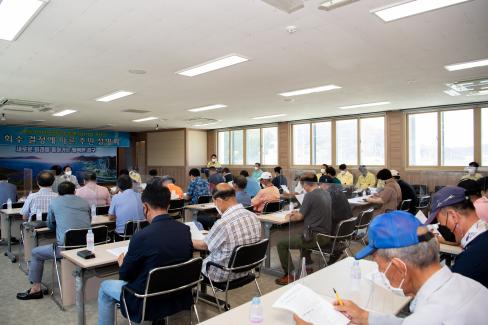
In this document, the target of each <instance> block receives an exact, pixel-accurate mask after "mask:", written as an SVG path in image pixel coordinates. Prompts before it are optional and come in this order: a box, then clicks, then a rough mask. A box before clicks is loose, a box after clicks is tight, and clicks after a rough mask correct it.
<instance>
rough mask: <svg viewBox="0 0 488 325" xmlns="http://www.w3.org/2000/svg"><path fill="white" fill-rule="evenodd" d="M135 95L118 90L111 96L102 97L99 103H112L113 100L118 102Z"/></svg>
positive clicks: (98, 100) (98, 99)
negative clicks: (120, 99)
mask: <svg viewBox="0 0 488 325" xmlns="http://www.w3.org/2000/svg"><path fill="white" fill-rule="evenodd" d="M133 94H134V93H133V92H131V91H125V90H117V91H116V92H113V93H111V94H108V95H105V96H102V97H100V98H97V99H96V101H97V102H105V103H106V102H110V101H112V100H116V99H119V98H122V97H126V96H130V95H133Z"/></svg>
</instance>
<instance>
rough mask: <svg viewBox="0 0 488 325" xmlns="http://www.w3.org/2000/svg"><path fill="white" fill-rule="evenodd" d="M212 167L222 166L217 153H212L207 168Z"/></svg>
mask: <svg viewBox="0 0 488 325" xmlns="http://www.w3.org/2000/svg"><path fill="white" fill-rule="evenodd" d="M210 167H215V168H220V167H221V165H220V163H219V161H218V160H217V155H216V154H212V155H211V156H210V161H209V162H208V163H207V168H210Z"/></svg>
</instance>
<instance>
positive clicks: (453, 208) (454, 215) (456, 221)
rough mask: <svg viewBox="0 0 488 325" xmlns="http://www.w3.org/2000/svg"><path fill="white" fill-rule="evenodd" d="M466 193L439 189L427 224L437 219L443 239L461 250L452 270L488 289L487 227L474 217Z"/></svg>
mask: <svg viewBox="0 0 488 325" xmlns="http://www.w3.org/2000/svg"><path fill="white" fill-rule="evenodd" d="M469 194H470V193H469V192H468V191H466V189H464V188H461V187H458V186H446V187H444V188H442V189H441V190H439V191H438V192H437V193H435V194H434V196H433V198H432V210H431V211H430V213H429V219H428V220H427V222H429V221H432V220H434V219H435V218H437V221H438V222H439V227H438V230H439V232H440V234H441V235H442V237H443V238H444V239H445V240H448V241H451V242H455V243H456V244H459V245H461V247H462V248H463V252H462V253H461V254H459V255H458V256H457V257H456V259H455V261H454V266H453V267H452V271H453V272H456V273H459V274H462V275H464V276H467V277H468V278H471V279H473V280H475V281H478V282H479V283H481V284H482V285H484V286H485V287H487V288H488V249H487V247H488V231H487V230H488V224H486V222H484V221H483V220H480V218H479V217H478V215H477V214H476V210H475V206H474V205H473V202H472V201H471V200H470V197H469Z"/></svg>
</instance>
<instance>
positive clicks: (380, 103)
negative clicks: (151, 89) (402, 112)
mask: <svg viewBox="0 0 488 325" xmlns="http://www.w3.org/2000/svg"><path fill="white" fill-rule="evenodd" d="M389 104H391V103H390V102H375V103H366V104H356V105H349V106H341V107H339V108H340V109H350V108H360V107H373V106H382V105H389Z"/></svg>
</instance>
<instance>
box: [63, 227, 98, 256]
mask: <svg viewBox="0 0 488 325" xmlns="http://www.w3.org/2000/svg"><path fill="white" fill-rule="evenodd" d="M88 229H90V228H82V229H69V230H67V231H66V232H65V233H64V246H65V249H66V250H69V249H75V248H81V247H84V246H86V234H87V232H88ZM91 230H92V232H93V238H94V243H95V245H100V244H105V243H107V242H108V227H107V226H97V227H93V228H91Z"/></svg>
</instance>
